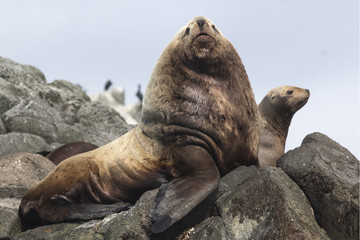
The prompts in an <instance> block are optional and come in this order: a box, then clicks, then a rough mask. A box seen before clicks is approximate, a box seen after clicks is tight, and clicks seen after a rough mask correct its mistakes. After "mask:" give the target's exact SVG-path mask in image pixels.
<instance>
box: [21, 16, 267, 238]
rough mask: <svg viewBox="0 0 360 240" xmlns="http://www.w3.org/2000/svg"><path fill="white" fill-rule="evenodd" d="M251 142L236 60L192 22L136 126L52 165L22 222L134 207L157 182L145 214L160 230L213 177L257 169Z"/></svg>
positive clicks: (206, 28) (253, 118)
mask: <svg viewBox="0 0 360 240" xmlns="http://www.w3.org/2000/svg"><path fill="white" fill-rule="evenodd" d="M259 138H260V129H259V123H258V113H257V106H256V103H255V98H254V94H253V92H252V89H251V86H250V83H249V80H248V77H247V75H246V72H245V69H244V66H243V64H242V62H241V59H240V57H239V56H238V54H237V52H236V50H235V49H234V47H233V46H232V44H231V43H230V42H229V41H228V40H227V39H226V38H225V37H224V36H223V35H222V34H221V33H220V31H219V30H218V29H217V28H216V27H215V26H214V24H213V23H212V22H211V21H210V20H208V19H206V18H205V17H196V18H194V19H193V20H191V21H190V22H189V23H188V24H187V25H186V26H185V27H183V28H182V29H181V30H180V31H179V32H178V33H177V35H176V36H175V38H174V39H173V40H172V41H171V42H170V44H169V45H168V46H167V47H166V49H165V50H164V52H163V54H162V55H161V57H160V59H159V60H158V62H157V64H156V66H155V68H154V71H153V73H152V76H151V79H150V82H149V84H148V87H147V90H146V92H145V97H144V100H143V109H142V118H141V123H140V124H139V125H138V127H136V128H135V129H133V130H132V131H130V132H129V133H127V134H125V135H124V136H122V137H120V138H119V139H117V140H115V141H113V142H111V143H109V144H107V145H104V146H102V147H100V148H98V149H95V150H93V151H90V152H87V153H82V154H79V155H76V156H73V157H71V158H69V159H67V160H65V161H63V162H62V163H61V164H59V165H58V166H57V168H56V169H55V170H54V171H53V172H51V173H50V174H49V176H47V177H46V178H45V179H44V180H42V181H41V182H40V183H39V184H37V185H36V186H34V187H33V188H32V189H30V190H29V191H28V192H27V193H26V194H25V196H24V197H23V200H22V203H21V205H20V211H19V213H20V217H21V219H22V220H23V222H24V221H25V222H29V221H35V220H36V221H37V222H38V223H39V224H45V223H51V222H59V221H67V220H76V219H91V218H95V217H100V216H103V215H104V213H109V212H111V211H118V210H119V209H117V208H116V207H111V206H109V204H108V203H114V202H117V201H120V200H121V201H126V202H134V201H135V200H136V199H138V198H139V196H140V195H141V194H142V193H143V192H144V191H146V190H150V189H155V188H158V187H159V186H160V189H159V192H158V195H157V197H156V204H155V207H154V209H153V210H152V211H151V213H150V216H151V218H152V220H153V225H152V231H153V232H154V233H157V232H162V231H164V230H166V229H167V228H168V227H170V226H171V225H172V224H173V223H175V222H176V221H178V220H179V219H181V218H182V217H183V216H185V215H186V214H187V213H188V212H189V211H190V210H192V209H193V208H194V207H195V206H196V205H197V204H198V203H200V202H201V201H202V200H204V199H205V198H206V197H207V196H209V195H210V194H211V193H212V192H213V191H214V190H215V189H216V188H217V186H218V184H219V177H220V176H221V175H224V174H226V173H227V172H229V171H231V170H232V169H234V168H235V167H237V166H239V165H251V164H255V165H258V159H257V153H258V145H259V141H260V139H259ZM45 189H47V190H45ZM48 189H49V190H48ZM94 203H97V204H94ZM109 208H110V210H109ZM54 209H57V210H54ZM104 209H108V210H107V211H106V210H104ZM59 210H61V211H59Z"/></svg>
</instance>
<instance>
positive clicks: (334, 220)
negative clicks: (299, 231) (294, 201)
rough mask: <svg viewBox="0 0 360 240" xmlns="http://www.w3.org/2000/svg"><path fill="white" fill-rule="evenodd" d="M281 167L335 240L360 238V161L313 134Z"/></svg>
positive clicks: (331, 141)
mask: <svg viewBox="0 0 360 240" xmlns="http://www.w3.org/2000/svg"><path fill="white" fill-rule="evenodd" d="M277 164H278V166H280V167H281V168H282V169H283V170H284V171H285V172H286V173H287V174H288V175H289V176H290V177H291V178H292V179H293V180H294V181H295V182H296V183H297V184H298V185H299V187H300V188H301V189H302V190H303V191H304V193H305V194H306V196H307V198H308V199H309V201H310V203H311V205H312V207H313V209H314V212H315V216H316V219H317V221H318V223H319V225H320V226H321V227H322V228H324V229H325V230H326V232H327V233H328V235H329V236H330V238H331V239H359V161H358V160H357V159H356V158H355V157H354V156H353V155H352V154H351V153H350V152H349V151H348V150H347V149H345V148H343V147H342V146H341V145H340V144H338V143H336V142H334V141H333V140H331V139H330V138H328V137H327V136H326V135H324V134H321V133H313V134H310V135H308V136H306V138H305V139H304V140H303V142H302V144H301V146H300V147H299V148H296V149H294V150H292V151H289V152H287V153H286V154H285V155H284V156H282V157H281V158H280V159H279V160H278V163H277Z"/></svg>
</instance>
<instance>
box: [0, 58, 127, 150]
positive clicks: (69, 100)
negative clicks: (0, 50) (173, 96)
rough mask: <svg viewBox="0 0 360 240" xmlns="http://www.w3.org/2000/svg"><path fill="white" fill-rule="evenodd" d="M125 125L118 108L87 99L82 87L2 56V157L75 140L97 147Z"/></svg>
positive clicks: (121, 130)
mask: <svg viewBox="0 0 360 240" xmlns="http://www.w3.org/2000/svg"><path fill="white" fill-rule="evenodd" d="M129 129H130V127H129V126H128V125H127V124H126V123H125V121H124V119H123V118H122V117H121V116H120V115H119V113H118V112H116V111H115V110H113V109H112V108H109V107H107V106H104V105H102V104H100V103H94V102H91V100H90V98H89V97H88V96H87V95H86V93H85V92H84V91H83V90H82V89H81V87H79V86H76V85H74V84H72V83H70V82H67V81H64V80H56V81H54V82H52V83H50V84H48V83H46V79H45V76H44V75H43V74H42V72H41V71H40V70H38V69H37V68H35V67H33V66H29V65H22V64H18V63H16V62H13V61H11V60H10V59H5V58H2V57H0V140H1V143H2V144H0V156H2V155H5V154H8V153H13V152H18V151H19V150H20V151H21V152H24V151H26V152H32V153H36V152H42V151H51V150H54V149H55V148H56V147H58V146H60V145H62V144H65V143H69V142H75V141H85V142H91V143H94V144H96V145H99V146H101V145H104V144H106V143H108V142H110V141H112V140H114V139H116V138H118V137H119V136H121V135H123V134H124V133H126V132H127V131H129ZM22 138H23V139H22Z"/></svg>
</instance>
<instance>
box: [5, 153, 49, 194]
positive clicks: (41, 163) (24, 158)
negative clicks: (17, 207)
mask: <svg viewBox="0 0 360 240" xmlns="http://www.w3.org/2000/svg"><path fill="white" fill-rule="evenodd" d="M54 168H55V165H54V164H53V163H52V162H51V161H49V160H48V159H47V158H45V157H43V156H41V155H39V154H32V153H15V154H10V155H6V156H3V157H1V158H0V198H22V196H23V195H24V194H25V192H26V191H27V190H29V189H30V188H31V187H32V186H33V185H35V184H36V183H37V182H38V181H40V180H41V179H43V178H44V177H45V176H46V175H47V174H49V172H50V171H51V170H53V169H54Z"/></svg>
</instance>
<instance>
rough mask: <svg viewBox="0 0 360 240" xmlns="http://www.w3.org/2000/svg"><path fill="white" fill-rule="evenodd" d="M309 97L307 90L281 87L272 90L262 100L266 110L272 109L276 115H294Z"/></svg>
mask: <svg viewBox="0 0 360 240" xmlns="http://www.w3.org/2000/svg"><path fill="white" fill-rule="evenodd" d="M309 97H310V91H309V90H308V89H303V88H298V87H293V86H282V87H278V88H275V89H272V90H271V91H269V92H268V94H267V95H266V97H265V98H264V99H263V101H264V103H265V102H267V104H265V106H266V108H268V109H272V110H271V111H274V112H276V113H288V114H290V115H291V116H292V115H294V114H295V113H296V112H297V111H298V110H299V109H300V108H302V107H303V106H304V105H305V104H306V103H307V101H308V99H309Z"/></svg>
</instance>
